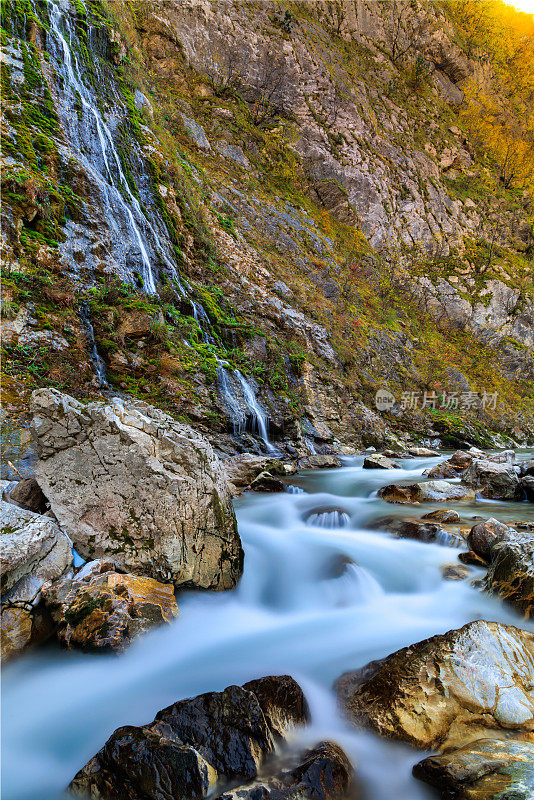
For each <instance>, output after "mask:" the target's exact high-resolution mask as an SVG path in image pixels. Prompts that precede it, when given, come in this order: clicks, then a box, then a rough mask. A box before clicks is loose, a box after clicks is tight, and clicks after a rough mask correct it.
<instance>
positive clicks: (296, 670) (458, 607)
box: [2, 459, 528, 800]
mask: <svg viewBox="0 0 534 800" xmlns="http://www.w3.org/2000/svg"><path fill="white" fill-rule="evenodd" d="M361 460H362V459H354V460H353V461H352V463H351V464H350V465H349V466H347V467H345V468H343V469H339V470H329V471H325V472H322V473H310V474H308V475H305V476H296V477H295V478H294V479H293V480H294V481H295V482H296V483H297V484H299V485H301V486H302V487H303V488H305V489H306V491H307V493H306V494H290V493H289V492H288V493H283V494H276V495H248V496H245V497H243V498H242V500H241V501H240V503H239V506H238V509H237V511H238V521H239V529H240V533H241V536H242V539H243V544H244V548H245V572H244V575H243V578H242V580H241V582H240V585H239V587H238V589H237V590H236V591H234V592H227V593H224V594H209V593H205V594H189V595H187V596H183V597H179V598H178V602H179V606H180V616H179V618H178V620H177V621H176V622H175V623H173V624H172V625H171V626H168V627H164V628H160V629H159V630H156V631H153V632H151V633H149V634H147V635H146V636H144V637H143V638H141V639H140V640H138V641H137V642H135V643H134V644H133V645H132V646H131V647H130V649H129V650H128V651H127V652H126V653H125V654H124V655H122V656H120V657H102V656H88V655H81V654H65V653H59V652H56V651H49V652H45V653H43V654H41V655H40V656H37V655H32V656H29V657H25V658H23V659H22V660H20V661H19V662H18V663H13V664H11V665H8V666H7V668H6V669H5V670H4V676H3V683H4V723H3V746H4V770H3V795H2V797H3V800H36V799H37V798H39V800H57V798H58V796H59V793H60V792H61V790H62V789H63V787H64V786H65V785H66V784H67V783H68V782H69V780H70V779H71V778H72V776H73V775H74V774H75V772H76V771H77V770H78V769H79V768H80V767H81V766H82V765H83V764H84V763H85V762H86V761H87V760H88V759H89V757H90V756H91V755H93V754H94V753H95V752H96V750H97V749H98V748H99V747H101V746H102V744H103V743H104V742H105V740H106V739H107V737H108V736H109V735H110V733H111V732H112V731H113V730H114V729H115V728H116V727H118V726H119V725H124V724H140V723H143V722H147V721H149V720H151V719H152V718H153V716H154V714H155V712H156V711H157V710H159V709H160V708H163V707H164V706H165V705H168V704H169V703H171V702H172V701H174V700H176V699H179V698H182V697H187V696H192V695H196V694H198V693H199V692H203V691H210V690H219V689H222V688H223V687H224V686H227V685H229V684H231V683H238V684H239V683H242V682H244V681H246V680H249V679H251V678H254V677H259V676H262V675H268V674H273V673H274V674H276V673H278V674H282V673H289V674H292V675H293V676H294V677H295V678H296V679H297V680H298V681H299V682H300V683H301V685H302V686H303V688H304V690H305V692H306V694H307V697H308V700H309V702H310V704H311V708H312V713H313V720H312V724H311V725H310V726H309V727H308V728H306V729H304V730H302V731H299V732H298V733H297V734H296V738H297V740H300V741H302V742H307V743H310V744H311V743H315V742H317V741H319V740H320V739H322V738H325V737H329V738H333V739H335V740H337V741H339V742H340V744H342V746H343V747H344V748H345V749H346V750H347V752H348V753H349V755H350V756H351V757H352V758H353V760H354V762H355V763H356V764H357V769H358V774H359V775H361V776H362V778H363V779H364V780H365V783H366V785H367V787H368V794H367V795H366V800H421V799H422V798H426V797H428V795H427V793H426V792H427V790H426V788H425V787H424V786H422V785H420V784H419V783H418V782H417V781H415V780H413V779H412V778H411V774H410V772H411V766H412V764H413V763H414V762H415V761H417V760H420V759H421V758H422V757H423V754H421V753H415V752H413V751H411V750H410V749H408V748H405V747H401V746H397V745H394V744H392V743H388V742H384V741H381V740H379V739H378V738H376V737H375V736H373V735H371V734H368V733H363V732H358V731H355V730H354V729H353V728H351V727H350V726H349V725H348V724H347V723H345V722H344V721H343V720H342V719H341V717H340V716H339V715H338V712H337V710H336V704H335V699H334V697H333V694H332V692H331V691H330V687H331V685H332V682H333V680H334V679H335V678H337V677H338V676H339V675H340V674H341V673H342V672H344V671H345V670H348V669H354V668H356V667H359V666H362V665H363V664H366V663H367V662H368V661H370V660H372V659H375V658H381V657H383V656H385V655H387V654H388V653H391V652H392V651H394V650H396V649H398V648H399V647H402V646H405V645H408V644H410V643H412V642H415V641H418V640H420V639H423V638H425V637H427V636H431V635H432V634H435V633H440V632H444V631H446V630H449V629H451V628H457V627H459V626H461V625H463V624H464V623H466V622H468V621H469V620H473V619H478V618H485V619H490V620H498V621H504V622H510V623H512V624H516V625H519V626H521V627H525V623H524V622H523V621H522V620H521V619H520V618H519V617H518V616H517V615H515V614H514V613H513V612H512V611H510V610H508V609H506V608H504V607H503V606H502V605H501V603H500V602H498V601H497V600H495V599H491V598H489V597H487V596H485V595H483V594H481V593H480V592H479V591H478V590H476V589H474V588H473V587H472V586H471V585H470V583H469V581H445V580H444V579H443V578H442V574H441V571H440V566H441V565H442V564H443V563H448V562H451V561H453V560H454V559H455V557H456V553H455V551H454V550H451V548H450V547H440V546H439V545H437V544H425V543H420V542H416V541H410V540H401V539H394V538H391V537H389V536H388V535H386V534H384V533H380V532H375V531H373V532H371V531H368V530H364V529H362V527H361V524H362V521H363V520H368V519H370V518H372V517H376V516H378V515H382V514H384V513H385V512H386V511H389V513H391V512H392V507H391V506H387V504H385V503H383V502H382V501H380V500H378V499H377V498H376V490H377V489H378V488H379V486H381V485H384V484H386V483H390V482H392V481H393V480H397V479H401V478H410V479H414V478H418V477H419V476H420V475H421V474H422V470H423V469H424V468H426V467H428V466H431V465H433V464H434V463H436V462H437V461H438V459H426V460H424V461H423V460H421V459H419V460H417V461H415V460H414V461H411V462H405V466H408V467H409V469H402V470H396V471H394V472H391V471H386V470H373V471H372V474H370V472H371V471H369V470H362V469H361V466H360V464H361ZM321 507H324V508H325V509H328V508H330V509H331V508H332V507H338V508H339V507H341V508H344V509H345V510H346V513H348V515H349V516H350V524H349V526H347V527H344V528H334V529H325V528H319V527H313V526H310V525H308V524H307V523H306V522H305V520H306V519H307V517H308V516H309V515H310V514H311V513H312V512H316V511H317V509H319V508H321ZM489 508H490V507H489V506H486V505H480V506H479V505H474V506H472V507H470V509H469V512H470V513H473V514H474V513H480V514H486V516H489V514H490V513H491V514H492V515H496V514H497V515H498V512H499V511H500V508H497V507H496V506H495V505H493V504H492V505H491V512H489V511H488V509H489ZM515 508H517V510H515ZM503 509H507V513H513V514H514V515H515V518H516V519H521V518H522V517H523V518H526V513H525V512H528V507H527V504H523V505H520V504H515V506H514V508H513V509H512V510H510V508H509V507H506V506H504V505H503ZM476 574H478V573H477V572H476V571H475V570H473V575H476Z"/></svg>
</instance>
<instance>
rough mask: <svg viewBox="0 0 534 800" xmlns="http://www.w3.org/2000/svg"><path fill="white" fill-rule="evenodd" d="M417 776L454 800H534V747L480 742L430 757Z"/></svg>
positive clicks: (516, 743)
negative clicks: (506, 799) (533, 798)
mask: <svg viewBox="0 0 534 800" xmlns="http://www.w3.org/2000/svg"><path fill="white" fill-rule="evenodd" d="M413 774H414V775H415V777H416V778H419V779H420V780H422V781H425V782H426V783H429V784H430V785H431V786H435V787H436V789H439V790H440V792H441V795H442V797H444V798H449V799H450V800H451V799H452V800H505V798H509V800H512V798H513V800H532V797H534V744H532V743H531V742H517V741H510V740H508V741H502V740H500V739H479V740H478V741H475V742H473V743H472V744H469V745H467V746H466V747H461V748H459V749H458V750H453V751H452V753H447V754H446V755H441V756H430V757H429V758H425V759H424V761H420V762H419V764H416V765H415V767H414V768H413Z"/></svg>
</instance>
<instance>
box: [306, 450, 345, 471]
mask: <svg viewBox="0 0 534 800" xmlns="http://www.w3.org/2000/svg"><path fill="white" fill-rule="evenodd" d="M299 466H300V468H301V469H337V468H338V467H341V466H342V463H341V459H339V458H338V457H337V456H328V455H319V454H317V455H313V456H307V457H306V458H303V459H302V460H301V461H300V463H299Z"/></svg>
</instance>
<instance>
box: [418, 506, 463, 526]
mask: <svg viewBox="0 0 534 800" xmlns="http://www.w3.org/2000/svg"><path fill="white" fill-rule="evenodd" d="M421 519H429V520H432V521H434V522H443V523H444V524H454V523H455V522H460V515H459V514H458V512H457V511H453V510H452V509H449V508H444V509H441V508H438V509H437V511H430V512H429V513H428V514H423V516H422V517H421Z"/></svg>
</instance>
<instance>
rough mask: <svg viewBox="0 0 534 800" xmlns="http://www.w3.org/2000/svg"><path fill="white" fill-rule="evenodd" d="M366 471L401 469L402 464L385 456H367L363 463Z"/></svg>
mask: <svg viewBox="0 0 534 800" xmlns="http://www.w3.org/2000/svg"><path fill="white" fill-rule="evenodd" d="M363 468H364V469H400V464H397V462H396V461H392V460H391V459H390V458H387V457H386V456H384V455H380V454H377V455H374V456H367V457H366V458H364V461H363Z"/></svg>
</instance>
